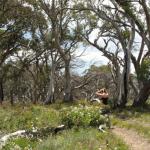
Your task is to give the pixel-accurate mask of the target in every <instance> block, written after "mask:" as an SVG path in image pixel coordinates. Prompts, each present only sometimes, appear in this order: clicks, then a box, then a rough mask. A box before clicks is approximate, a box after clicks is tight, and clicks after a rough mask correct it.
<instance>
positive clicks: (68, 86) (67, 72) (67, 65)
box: [64, 60, 73, 102]
mask: <svg viewBox="0 0 150 150" xmlns="http://www.w3.org/2000/svg"><path fill="white" fill-rule="evenodd" d="M72 100H73V96H72V91H71V75H70V60H68V61H65V89H64V101H65V102H70V101H72Z"/></svg>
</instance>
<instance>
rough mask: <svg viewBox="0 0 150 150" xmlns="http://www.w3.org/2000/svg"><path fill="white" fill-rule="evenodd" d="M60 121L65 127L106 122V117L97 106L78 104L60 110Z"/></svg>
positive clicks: (97, 124) (95, 124)
mask: <svg viewBox="0 0 150 150" xmlns="http://www.w3.org/2000/svg"><path fill="white" fill-rule="evenodd" d="M61 115H62V123H63V124H65V125H66V126H67V127H72V126H75V127H79V126H81V127H88V126H99V125H101V124H107V122H108V119H107V117H105V116H103V115H101V111H100V109H99V107H96V106H95V107H92V106H82V105H80V106H78V107H70V108H64V109H63V110H62V113H61Z"/></svg>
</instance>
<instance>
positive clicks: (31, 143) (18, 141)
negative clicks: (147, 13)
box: [3, 138, 37, 150]
mask: <svg viewBox="0 0 150 150" xmlns="http://www.w3.org/2000/svg"><path fill="white" fill-rule="evenodd" d="M36 144H37V141H36V140H34V139H30V138H15V139H12V140H10V141H9V142H8V143H7V144H6V145H5V146H4V147H3V150H13V149H14V150H29V149H33V148H34V147H35V146H36Z"/></svg>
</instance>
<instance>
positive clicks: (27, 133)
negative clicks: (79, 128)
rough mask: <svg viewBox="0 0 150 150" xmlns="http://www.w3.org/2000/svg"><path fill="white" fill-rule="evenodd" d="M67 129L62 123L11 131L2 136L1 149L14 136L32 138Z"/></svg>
mask: <svg viewBox="0 0 150 150" xmlns="http://www.w3.org/2000/svg"><path fill="white" fill-rule="evenodd" d="M64 129H65V125H60V126H57V127H45V128H40V129H33V130H18V131H16V132H13V133H9V134H7V135H4V136H3V137H1V138H0V149H2V148H3V147H4V146H5V145H6V143H7V141H8V140H9V139H11V138H13V137H31V138H43V137H45V136H49V135H50V134H52V135H55V134H57V133H58V132H59V131H62V130H64Z"/></svg>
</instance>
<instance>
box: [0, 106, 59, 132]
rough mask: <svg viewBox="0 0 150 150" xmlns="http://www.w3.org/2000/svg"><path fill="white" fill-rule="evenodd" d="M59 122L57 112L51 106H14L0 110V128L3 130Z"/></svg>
mask: <svg viewBox="0 0 150 150" xmlns="http://www.w3.org/2000/svg"><path fill="white" fill-rule="evenodd" d="M59 123H60V119H59V112H57V111H56V110H54V109H52V108H47V107H42V106H28V107H26V106H25V107H21V106H20V107H18V106H15V107H12V108H11V110H10V107H7V108H3V109H1V110H0V130H1V131H3V132H13V131H16V130H21V129H32V128H36V127H37V128H40V127H46V126H57V125H58V124H59Z"/></svg>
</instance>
